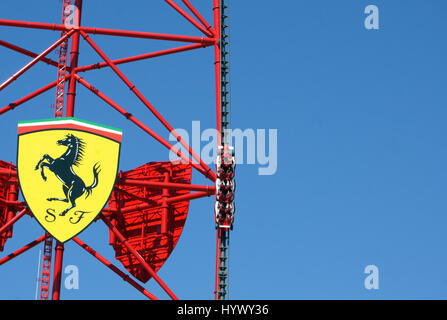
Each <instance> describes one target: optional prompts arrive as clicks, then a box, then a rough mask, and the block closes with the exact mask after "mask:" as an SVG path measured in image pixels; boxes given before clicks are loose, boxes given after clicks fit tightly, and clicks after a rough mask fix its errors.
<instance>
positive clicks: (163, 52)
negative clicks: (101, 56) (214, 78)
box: [75, 43, 210, 72]
mask: <svg viewBox="0 0 447 320" xmlns="http://www.w3.org/2000/svg"><path fill="white" fill-rule="evenodd" d="M209 46H210V45H204V44H200V43H195V44H190V45H187V46H182V47H178V48H173V49H166V50H161V51H156V52H151V53H145V54H140V55H137V56H132V57H127V58H122V59H117V60H113V61H112V62H113V63H114V64H115V65H118V64H123V63H128V62H134V61H139V60H144V59H150V58H156V57H161V56H166V55H169V54H174V53H180V52H184V51H189V50H195V49H199V48H206V47H209ZM105 67H109V65H108V64H107V63H106V62H101V63H95V64H91V65H87V66H82V67H78V68H76V69H75V71H76V72H85V71H89V70H94V69H101V68H105Z"/></svg>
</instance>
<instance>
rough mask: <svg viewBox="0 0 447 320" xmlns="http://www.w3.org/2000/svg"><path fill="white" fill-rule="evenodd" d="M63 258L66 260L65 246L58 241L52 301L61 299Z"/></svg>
mask: <svg viewBox="0 0 447 320" xmlns="http://www.w3.org/2000/svg"><path fill="white" fill-rule="evenodd" d="M63 258H64V244H63V243H60V242H59V241H56V249H55V255H54V273H53V295H52V300H59V298H60V292H61V279H62V260H63Z"/></svg>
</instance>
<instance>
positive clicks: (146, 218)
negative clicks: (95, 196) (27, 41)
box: [0, 0, 221, 299]
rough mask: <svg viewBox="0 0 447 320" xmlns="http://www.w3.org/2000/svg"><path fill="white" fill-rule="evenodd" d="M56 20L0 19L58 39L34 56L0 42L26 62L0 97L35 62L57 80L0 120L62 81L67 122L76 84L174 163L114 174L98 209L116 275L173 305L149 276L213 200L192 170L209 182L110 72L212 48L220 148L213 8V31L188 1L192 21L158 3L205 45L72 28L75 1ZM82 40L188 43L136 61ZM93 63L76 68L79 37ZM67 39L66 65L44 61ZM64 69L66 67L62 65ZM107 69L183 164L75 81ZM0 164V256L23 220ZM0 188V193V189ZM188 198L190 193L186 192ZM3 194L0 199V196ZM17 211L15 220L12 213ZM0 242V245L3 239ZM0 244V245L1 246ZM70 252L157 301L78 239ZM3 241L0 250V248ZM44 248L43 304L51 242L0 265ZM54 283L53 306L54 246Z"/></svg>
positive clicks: (11, 179) (197, 161) (10, 173)
mask: <svg viewBox="0 0 447 320" xmlns="http://www.w3.org/2000/svg"><path fill="white" fill-rule="evenodd" d="M63 1H64V2H63V3H64V8H63V12H64V16H63V21H62V24H49V23H39V22H27V21H14V20H5V19H0V26H2V25H3V26H10V27H22V28H34V29H43V30H54V31H59V32H61V38H60V39H59V40H58V41H56V42H55V43H54V44H53V45H52V46H50V47H49V48H48V49H47V50H45V51H44V52H43V53H41V54H39V55H38V54H36V53H34V52H31V51H28V50H26V49H23V48H22V47H19V46H16V45H13V44H11V43H8V42H5V41H2V40H0V45H1V46H4V47H6V48H9V49H11V50H13V51H15V52H18V53H21V54H24V55H26V56H29V57H31V58H32V61H31V62H30V63H28V64H27V65H26V66H25V67H24V68H22V69H21V70H19V72H17V73H15V74H14V76H13V77H11V78H10V79H9V80H7V81H6V82H5V83H4V84H3V85H1V86H0V90H1V89H3V88H5V87H6V86H7V85H9V84H11V83H12V82H13V81H14V80H15V79H16V78H17V77H19V76H20V75H22V74H23V73H24V72H26V71H27V70H28V69H30V68H31V67H32V66H33V65H35V64H36V63H37V62H38V61H42V62H44V63H47V64H49V65H52V66H55V67H58V77H57V80H56V81H54V82H52V83H49V84H47V85H45V86H43V87H41V88H40V89H38V90H35V91H34V92H32V93H30V94H28V95H26V96H24V97H23V98H20V99H18V100H16V101H15V102H12V103H10V104H8V105H7V106H5V107H3V108H1V109H0V115H2V114H4V113H6V112H8V111H11V110H14V109H15V108H16V107H18V106H20V105H22V104H24V103H25V102H27V101H29V100H31V99H33V98H35V97H37V96H39V95H41V94H42V93H45V92H47V91H48V90H50V89H52V88H54V87H56V88H57V97H58V98H63V96H64V94H63V92H64V91H63V90H65V82H66V81H67V80H68V81H69V85H68V91H67V100H66V116H67V117H72V116H74V109H75V96H76V84H77V82H79V83H81V84H82V85H83V86H85V87H86V88H88V89H89V90H90V91H92V92H93V93H95V94H96V95H97V96H98V97H99V98H101V99H102V100H104V101H105V102H107V103H108V104H109V105H110V106H112V107H113V108H114V109H115V110H117V111H118V112H120V113H121V114H122V115H123V116H125V117H126V118H127V119H128V120H130V121H131V122H133V123H134V124H135V125H137V126H138V127H140V128H141V129H142V130H144V131H145V132H146V133H148V134H149V135H151V136H152V137H153V138H154V139H155V140H157V141H158V142H160V143H161V144H162V145H164V146H165V147H166V148H168V149H170V150H171V152H173V153H175V154H176V155H177V156H179V157H180V158H181V159H182V160H183V163H175V164H174V163H170V162H157V163H148V164H146V165H144V166H141V167H138V168H136V169H134V170H131V171H128V172H123V173H121V175H120V177H119V179H118V180H117V186H116V188H115V189H114V192H113V194H112V197H111V199H110V201H109V208H107V209H104V211H103V214H102V215H100V218H101V219H102V220H103V221H104V223H105V224H106V225H107V226H108V228H109V231H110V232H109V242H110V244H111V245H112V246H113V248H114V249H115V254H116V258H117V259H118V260H119V261H120V262H121V263H122V264H123V265H124V267H125V268H126V269H127V270H128V271H129V272H130V273H131V274H133V275H134V276H135V277H136V278H137V279H139V280H141V281H143V282H146V281H148V280H149V279H150V278H154V280H155V281H156V282H158V284H159V285H160V286H161V287H162V288H163V289H164V290H165V292H166V293H167V294H168V295H169V297H171V298H172V299H177V297H176V296H175V294H174V293H173V292H172V291H171V290H170V289H169V288H168V287H167V285H166V284H165V283H164V282H163V281H162V280H161V279H160V277H159V276H158V275H157V273H156V272H157V271H158V270H159V269H160V267H161V266H162V265H163V264H164V262H165V261H166V259H167V258H168V257H169V255H170V253H171V252H172V250H173V249H174V247H175V245H176V243H177V241H178V239H179V237H180V234H181V232H182V229H183V225H184V223H185V220H186V217H187V213H188V208H189V201H190V200H193V199H199V198H203V197H209V196H211V195H214V194H215V193H216V187H215V186H206V185H192V184H191V174H192V168H194V169H196V170H197V171H198V172H200V173H201V174H202V175H204V176H205V177H207V178H208V179H210V180H211V181H213V182H214V181H215V180H216V174H215V173H214V172H213V171H212V170H211V169H210V168H209V167H208V165H207V164H205V163H204V162H203V160H202V159H201V158H200V157H199V156H198V155H197V154H196V153H195V152H194V150H192V148H191V147H190V146H189V145H188V144H187V143H186V141H184V140H183V139H182V137H180V136H179V135H178V134H177V133H176V132H175V131H174V130H173V127H172V126H171V125H170V124H169V123H168V121H166V119H165V118H163V117H162V116H161V114H160V113H159V112H158V111H157V110H156V109H155V108H154V107H153V106H152V105H151V104H150V103H149V101H148V100H147V99H146V98H145V97H144V96H143V94H142V93H141V92H139V91H138V90H137V89H136V88H135V86H134V85H133V84H132V82H130V80H129V79H128V78H127V77H126V76H125V75H124V74H123V73H122V72H121V71H120V70H119V69H118V68H117V65H118V64H123V63H128V62H133V61H139V60H143V59H149V58H155V57H161V56H164V55H170V54H174V53H180V52H185V51H190V50H195V49H198V48H205V47H208V46H214V48H215V71H216V101H217V105H216V111H217V129H218V132H219V134H218V140H219V143H218V145H220V144H221V141H220V139H221V134H220V132H221V127H220V125H221V124H220V90H221V87H220V80H221V79H220V62H221V61H220V50H219V43H218V39H219V37H220V25H219V19H220V17H219V0H213V4H214V8H213V10H214V28H213V27H211V26H210V25H209V24H208V22H207V21H206V20H205V19H204V18H203V16H201V15H200V13H199V12H198V11H197V10H196V9H195V8H194V7H193V5H192V4H191V3H190V2H189V1H188V0H182V1H183V3H184V4H185V5H186V7H187V8H188V9H189V10H190V11H191V12H192V14H193V15H194V16H195V18H196V19H197V20H196V19H195V18H194V17H193V16H191V15H189V14H188V13H187V12H186V11H185V10H183V9H181V8H180V7H179V6H178V5H177V4H176V3H175V2H174V1H173V0H166V2H167V3H168V4H169V5H171V6H172V7H173V8H174V9H175V10H176V11H178V12H179V13H180V14H181V15H182V16H183V17H185V18H186V19H187V20H188V21H189V22H190V23H191V24H192V25H193V26H194V27H196V28H197V29H199V30H200V31H201V32H202V33H204V34H205V37H194V36H184V35H172V34H161V33H151V32H139V31H128V30H113V29H105V28H92V27H85V26H81V25H80V21H81V12H82V0H63ZM73 2H74V4H75V8H76V10H77V14H76V15H75V17H77V18H78V19H79V20H78V21H75V23H74V26H72V27H68V28H67V26H65V24H64V22H65V19H66V18H67V15H66V14H67V12H68V11H66V8H67V7H68V6H71V3H73ZM89 34H98V35H110V36H117V37H132V38H140V39H156V40H166V41H179V42H188V43H189V44H188V45H185V46H181V47H176V48H172V49H166V50H161V51H157V52H150V53H145V54H140V55H136V56H132V57H126V58H122V59H116V60H111V59H109V58H108V57H107V56H106V55H105V54H104V52H103V51H102V50H101V49H100V48H99V46H97V45H96V44H95V43H94V42H93V41H92V39H91V38H90V37H89ZM81 35H82V36H83V38H84V39H85V40H86V42H87V43H88V44H89V45H90V46H91V47H92V48H93V49H94V50H95V51H96V52H97V53H98V54H99V55H100V56H101V58H102V59H103V60H104V62H101V63H97V64H94V65H85V66H80V67H79V66H78V57H79V42H80V39H81V38H80V36H81ZM69 39H71V52H70V60H69V61H68V60H67V55H65V54H67V53H68V52H65V51H64V49H62V50H61V51H60V52H61V55H60V57H59V61H58V62H56V61H54V60H51V59H49V58H46V57H45V56H46V55H47V53H49V52H50V51H52V50H53V49H54V48H56V47H57V46H60V47H61V48H62V46H65V45H67V46H66V48H68V40H69ZM68 63H69V65H68ZM104 67H110V68H111V69H112V70H113V71H114V72H115V73H116V74H117V75H118V76H119V77H120V78H121V79H122V80H123V81H124V83H125V84H126V85H127V86H128V87H129V88H130V89H131V91H132V93H133V94H135V95H136V96H137V97H138V98H139V99H140V100H141V101H142V102H143V104H144V105H145V106H146V107H147V108H148V109H149V110H150V111H151V112H152V113H153V114H154V115H155V117H156V118H157V119H158V120H159V121H160V122H161V123H162V124H163V125H164V126H165V127H166V129H167V130H168V131H169V132H170V133H172V134H173V135H174V136H175V137H176V139H177V141H179V142H180V143H181V144H182V146H183V147H184V148H185V150H187V151H188V153H189V155H190V156H191V158H190V157H189V155H188V156H186V155H185V154H183V153H182V152H181V151H180V150H178V149H176V148H174V147H173V146H172V145H171V144H170V143H169V142H168V141H166V140H165V139H163V138H162V137H161V136H160V135H158V134H157V133H155V132H154V131H153V130H152V129H150V128H149V127H148V126H146V125H145V124H143V123H142V122H141V121H139V120H138V119H136V118H135V117H134V116H133V115H132V114H130V113H128V112H127V111H126V110H125V109H124V108H122V107H120V106H119V105H118V104H116V103H115V102H114V101H112V100H111V99H110V98H109V97H107V96H105V95H104V94H103V93H102V92H100V91H99V90H98V89H96V88H95V87H93V86H92V85H91V84H89V83H88V82H87V81H85V80H84V79H83V78H81V77H80V76H79V75H78V73H80V72H86V71H90V70H95V69H100V68H104ZM56 105H57V110H55V116H56V117H60V116H62V115H63V107H64V102H63V100H57V103H56ZM2 164H3V162H1V161H0V249H3V245H4V241H6V240H5V239H7V237H8V236H12V225H13V224H14V223H15V222H16V221H17V220H19V219H20V218H21V217H22V216H23V215H25V214H26V213H28V211H27V208H26V204H25V203H22V202H20V201H17V191H18V183H17V173H16V171H15V167H14V166H12V165H10V164H8V165H9V166H7V165H4V166H2ZM2 188H3V189H2ZM191 191H195V192H191ZM2 192H3V193H2ZM18 210H22V211H21V212H20V213H19V214H17V215H15V212H17V211H18ZM2 237H3V238H2ZM5 237H6V238H5ZM2 239H3V240H2ZM73 240H74V241H75V242H76V243H77V244H78V245H80V246H81V247H83V248H84V249H85V250H86V251H87V252H89V253H90V254H91V255H92V256H94V257H95V258H97V259H98V260H99V261H100V262H102V263H103V264H105V265H106V266H107V267H108V268H110V269H111V270H112V271H114V272H115V273H116V274H118V275H119V276H120V277H122V278H123V279H124V280H125V281H127V282H129V283H130V284H131V285H132V286H134V287H135V288H136V289H137V290H139V291H140V292H142V293H143V294H144V295H145V296H147V297H148V298H150V299H157V298H156V297H155V296H154V295H152V294H151V293H150V292H148V291H147V290H146V289H144V288H143V287H142V286H141V285H139V284H138V283H136V282H135V281H134V280H132V279H131V278H130V277H129V276H128V275H126V274H125V273H123V272H122V271H121V270H119V269H118V268H116V267H115V266H113V265H112V264H111V263H110V262H109V261H107V260H106V259H105V258H104V257H102V256H101V255H99V254H98V253H97V252H96V251H95V250H93V249H92V248H91V247H89V246H87V245H86V244H85V243H83V242H82V241H80V240H79V239H78V238H75V239H73ZM2 241H3V242H2ZM42 241H45V246H44V251H45V252H44V259H43V262H42V264H43V268H42V272H43V276H42V278H41V299H48V297H49V290H50V276H51V255H52V238H51V237H50V236H49V235H48V234H45V235H44V236H42V237H40V238H39V239H36V240H35V241H33V242H31V243H29V244H28V245H26V246H24V247H23V248H21V249H19V250H17V251H15V252H13V253H12V254H10V255H8V256H7V257H5V258H3V259H1V260H0V265H1V264H3V263H5V262H7V261H10V260H12V259H14V258H15V257H17V256H18V255H20V254H21V253H23V252H26V251H27V250H29V249H30V248H32V247H34V246H36V245H37V244H38V243H40V242H42ZM55 259H56V260H55V263H54V266H55V269H54V272H55V277H54V279H53V294H52V298H53V299H59V298H60V281H61V280H60V278H61V272H62V261H63V246H62V245H61V244H59V243H58V244H57V246H56V257H55Z"/></svg>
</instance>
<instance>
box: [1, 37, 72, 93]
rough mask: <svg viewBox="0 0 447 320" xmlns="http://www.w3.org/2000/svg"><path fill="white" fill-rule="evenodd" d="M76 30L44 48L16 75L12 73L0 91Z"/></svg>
mask: <svg viewBox="0 0 447 320" xmlns="http://www.w3.org/2000/svg"><path fill="white" fill-rule="evenodd" d="M73 32H74V30H72V31H70V32H68V33H67V34H66V35H65V36H63V37H61V38H60V39H59V40H57V41H56V42H55V43H53V44H52V45H51V46H49V47H48V48H47V49H46V50H44V51H43V52H42V53H41V54H39V55H38V56H37V57H35V58H34V59H33V60H31V61H30V62H28V63H27V64H26V65H25V66H24V67H23V68H22V69H20V70H19V71H17V72H16V73H15V74H14V75H12V76H11V77H10V78H9V79H8V80H6V81H5V82H3V83H2V84H1V85H0V91H2V90H3V89H5V88H6V87H7V86H8V85H10V84H11V83H12V82H14V81H15V80H17V78H18V77H20V76H21V75H22V74H24V73H25V72H26V71H27V70H29V69H30V68H31V67H32V66H34V65H35V64H36V63H37V62H39V61H40V60H41V59H42V58H43V57H45V56H46V55H47V54H49V53H50V52H51V51H53V50H54V49H55V48H56V47H57V46H58V45H60V44H61V42H63V41H65V39H67V38H68V37H70V36H71V35H72V34H73Z"/></svg>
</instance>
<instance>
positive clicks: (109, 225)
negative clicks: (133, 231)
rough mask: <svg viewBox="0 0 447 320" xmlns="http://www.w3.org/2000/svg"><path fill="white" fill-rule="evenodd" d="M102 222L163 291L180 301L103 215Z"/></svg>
mask: <svg viewBox="0 0 447 320" xmlns="http://www.w3.org/2000/svg"><path fill="white" fill-rule="evenodd" d="M101 220H102V221H104V223H105V224H106V225H107V227H109V229H110V230H111V231H112V232H113V233H114V234H115V236H116V237H117V238H118V239H119V241H121V243H122V244H123V245H124V246H125V247H126V248H127V250H129V252H130V253H132V255H134V256H135V258H136V259H137V260H138V261H139V262H140V263H141V265H142V267H143V268H144V269H146V271H147V272H149V274H150V275H151V276H152V278H154V280H155V281H157V283H158V284H159V285H160V287H162V288H163V290H164V291H165V292H166V293H167V294H168V296H169V297H171V299H173V300H178V298H177V297H176V295H175V294H174V293H173V292H172V291H171V289H169V287H168V286H167V285H166V284H165V283H164V282H163V280H161V279H160V277H159V276H158V275H157V273H156V272H155V271H154V269H152V268H151V266H150V265H149V264H148V263H147V262H146V261H145V260H144V259H143V257H142V256H141V255H140V254H139V253H138V251H137V250H135V248H134V247H133V246H132V245H131V244H129V242H128V241H127V239H126V238H125V237H124V236H123V235H122V234H121V233H120V232H119V230H118V229H117V228H116V227H115V226H114V225H113V224H112V223H111V222H110V220H109V219H108V218H107V217H105V216H104V215H101Z"/></svg>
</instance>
